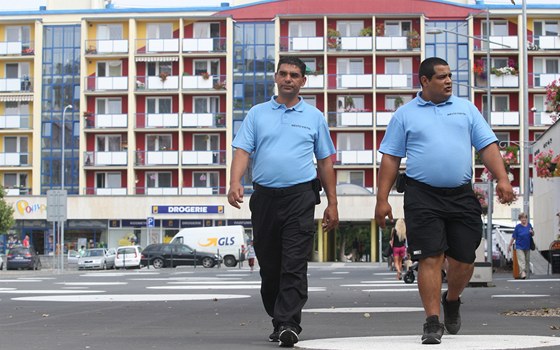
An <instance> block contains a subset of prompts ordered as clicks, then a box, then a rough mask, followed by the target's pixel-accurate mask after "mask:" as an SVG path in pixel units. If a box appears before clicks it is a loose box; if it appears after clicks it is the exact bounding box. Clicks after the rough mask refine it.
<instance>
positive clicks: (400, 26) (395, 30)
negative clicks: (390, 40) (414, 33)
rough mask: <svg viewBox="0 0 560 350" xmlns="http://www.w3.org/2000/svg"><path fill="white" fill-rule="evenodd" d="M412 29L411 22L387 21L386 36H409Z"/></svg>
mask: <svg viewBox="0 0 560 350" xmlns="http://www.w3.org/2000/svg"><path fill="white" fill-rule="evenodd" d="M411 29H412V22H410V21H385V36H393V37H395V36H407V35H408V33H410V31H411Z"/></svg>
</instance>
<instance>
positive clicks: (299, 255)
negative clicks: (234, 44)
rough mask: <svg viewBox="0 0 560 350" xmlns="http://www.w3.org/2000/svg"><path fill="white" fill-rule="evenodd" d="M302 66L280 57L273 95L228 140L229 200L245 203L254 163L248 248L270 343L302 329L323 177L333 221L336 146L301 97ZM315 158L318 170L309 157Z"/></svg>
mask: <svg viewBox="0 0 560 350" xmlns="http://www.w3.org/2000/svg"><path fill="white" fill-rule="evenodd" d="M305 69H306V67H305V64H304V63H303V62H302V61H301V60H300V59H299V58H296V57H292V56H288V57H282V58H281V59H280V61H279V62H278V69H277V71H276V74H275V78H274V79H275V82H276V85H277V87H278V96H274V97H272V98H271V99H270V101H268V102H265V103H261V104H259V105H256V106H254V107H253V108H251V110H250V111H249V113H248V114H247V116H246V117H245V120H244V121H243V124H242V125H241V128H240V129H239V132H238V133H237V135H236V137H235V139H234V140H233V144H232V145H233V147H234V148H235V149H236V150H235V153H234V156H233V162H232V164H231V180H230V189H229V191H228V202H229V203H230V204H231V205H232V206H234V207H236V208H240V203H243V185H242V184H241V178H242V177H243V175H244V174H245V171H246V169H247V167H248V165H249V159H250V158H251V157H252V162H253V171H252V175H253V188H254V190H255V191H254V192H253V194H252V195H251V198H250V201H249V208H250V209H251V221H252V224H253V246H254V248H255V253H256V254H257V259H258V261H259V266H260V275H261V279H262V283H261V296H262V300H263V304H264V307H265V309H266V312H267V313H268V314H269V315H270V316H271V317H272V325H273V327H274V331H273V332H272V334H271V335H270V336H269V341H273V342H279V343H280V346H282V347H293V345H294V344H295V343H297V342H298V340H299V338H298V334H299V333H300V332H301V326H300V323H301V310H302V308H303V305H304V304H305V302H306V301H307V259H308V257H309V256H310V254H311V251H312V247H313V236H314V234H315V224H314V213H315V205H316V204H317V203H318V202H319V192H320V190H321V188H320V187H321V185H320V182H319V181H317V179H316V178H317V173H318V174H319V176H320V179H321V182H322V183H323V185H324V187H325V193H326V196H327V201H328V203H327V207H326V209H325V211H324V214H323V222H322V227H323V229H324V230H327V231H328V230H332V229H334V228H335V227H336V226H337V225H338V209H337V199H336V178H335V173H334V168H333V163H332V159H331V155H333V154H334V153H335V152H336V150H335V148H334V145H333V143H332V140H331V138H330V135H329V128H328V126H327V124H326V121H325V118H324V116H323V114H322V113H321V112H320V111H319V110H318V109H317V108H315V107H313V106H311V105H309V104H307V103H305V102H304V101H303V99H302V98H301V97H300V96H299V90H300V88H301V87H302V86H304V85H305V81H306V78H305ZM313 156H315V158H316V159H317V169H316V168H315V164H314V162H313Z"/></svg>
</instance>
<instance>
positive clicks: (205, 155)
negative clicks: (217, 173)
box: [181, 150, 226, 165]
mask: <svg viewBox="0 0 560 350" xmlns="http://www.w3.org/2000/svg"><path fill="white" fill-rule="evenodd" d="M181 164H183V165H225V164H226V151H221V150H216V151H183V152H181Z"/></svg>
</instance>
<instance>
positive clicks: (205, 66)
mask: <svg viewBox="0 0 560 350" xmlns="http://www.w3.org/2000/svg"><path fill="white" fill-rule="evenodd" d="M193 65H194V69H193V71H194V75H200V74H202V73H209V74H210V75H212V76H216V75H219V74H220V61H219V60H194V62H193Z"/></svg>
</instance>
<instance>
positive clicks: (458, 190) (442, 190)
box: [406, 177, 472, 196]
mask: <svg viewBox="0 0 560 350" xmlns="http://www.w3.org/2000/svg"><path fill="white" fill-rule="evenodd" d="M406 184H407V185H408V186H412V187H418V188H422V189H425V190H428V191H431V192H433V193H437V194H439V195H442V196H453V195H456V194H462V193H465V192H469V191H472V185H471V183H470V182H468V183H466V184H464V185H461V186H459V187H434V186H430V185H428V184H425V183H423V182H420V181H416V180H414V179H411V178H410V177H407V178H406Z"/></svg>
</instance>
